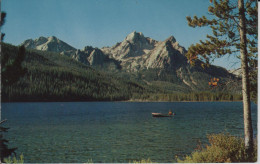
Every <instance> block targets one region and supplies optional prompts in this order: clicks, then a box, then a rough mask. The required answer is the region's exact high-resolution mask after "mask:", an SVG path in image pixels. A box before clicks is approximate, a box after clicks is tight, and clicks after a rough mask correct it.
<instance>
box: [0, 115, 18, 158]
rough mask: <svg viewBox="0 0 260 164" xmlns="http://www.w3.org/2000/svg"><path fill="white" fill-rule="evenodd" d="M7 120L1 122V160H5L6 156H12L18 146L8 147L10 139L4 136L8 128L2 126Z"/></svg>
mask: <svg viewBox="0 0 260 164" xmlns="http://www.w3.org/2000/svg"><path fill="white" fill-rule="evenodd" d="M4 122H5V120H3V121H1V122H0V155H1V156H0V157H1V158H0V161H3V159H4V158H6V157H9V156H11V155H12V154H14V153H15V150H16V148H8V146H7V143H8V140H6V139H4V138H3V133H4V132H7V131H8V128H5V127H3V126H2V124H3V123H4Z"/></svg>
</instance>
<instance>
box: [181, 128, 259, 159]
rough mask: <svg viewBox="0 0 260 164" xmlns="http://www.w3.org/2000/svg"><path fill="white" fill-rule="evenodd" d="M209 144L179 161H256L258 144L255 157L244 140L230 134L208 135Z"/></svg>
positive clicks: (254, 153)
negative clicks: (249, 153) (249, 155)
mask: <svg viewBox="0 0 260 164" xmlns="http://www.w3.org/2000/svg"><path fill="white" fill-rule="evenodd" d="M208 140H209V145H206V146H205V147H201V146H200V150H197V151H195V152H193V153H192V154H191V156H186V157H185V158H184V159H183V160H181V159H179V158H178V159H177V161H178V163H224V162H229V163H231V162H256V161H257V144H256V143H255V148H254V152H253V158H252V159H249V158H248V156H247V154H246V150H245V146H244V140H243V139H242V138H239V137H235V136H232V135H230V134H224V133H220V134H211V135H209V136H208Z"/></svg>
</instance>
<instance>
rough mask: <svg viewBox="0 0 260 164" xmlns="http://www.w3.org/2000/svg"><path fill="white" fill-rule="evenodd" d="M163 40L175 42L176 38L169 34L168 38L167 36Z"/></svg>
mask: <svg viewBox="0 0 260 164" xmlns="http://www.w3.org/2000/svg"><path fill="white" fill-rule="evenodd" d="M165 41H170V42H172V43H175V42H176V39H175V38H174V36H170V37H169V38H167V39H166V40H165Z"/></svg>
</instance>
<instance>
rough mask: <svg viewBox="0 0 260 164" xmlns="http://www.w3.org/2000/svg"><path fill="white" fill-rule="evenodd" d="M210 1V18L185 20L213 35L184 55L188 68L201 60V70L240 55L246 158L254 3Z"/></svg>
mask: <svg viewBox="0 0 260 164" xmlns="http://www.w3.org/2000/svg"><path fill="white" fill-rule="evenodd" d="M212 1H213V2H212ZM210 2H211V3H212V4H213V5H212V6H209V8H208V11H209V13H210V14H211V16H212V17H214V18H213V19H208V18H206V17H205V16H203V17H201V18H198V17H197V16H194V17H193V19H192V18H191V17H187V21H188V24H189V26H191V27H202V26H209V27H210V28H211V29H212V33H213V35H207V40H206V41H200V43H197V44H196V45H191V46H190V47H189V49H188V52H187V54H186V56H187V58H188V59H189V61H190V63H191V64H192V65H194V64H196V63H197V62H196V61H197V59H200V60H201V61H203V62H202V64H201V65H202V66H203V67H205V66H207V65H208V64H209V63H210V62H211V61H213V60H214V59H215V58H219V57H222V56H224V55H226V54H229V55H231V54H236V53H238V52H240V55H238V57H239V58H240V59H241V69H242V94H243V108H244V132H245V147H246V151H247V154H248V156H249V157H250V155H251V152H252V151H253V129H252V120H251V109H250V81H249V75H251V76H256V74H255V72H256V67H257V64H256V63H257V62H256V61H257V42H258V40H257V14H258V13H257V8H258V6H257V1H256V0H247V1H246V3H245V2H244V0H237V1H235V0H234V1H231V0H210ZM248 65H249V66H250V67H249V68H250V69H249V68H248ZM249 70H250V71H251V70H253V71H254V72H253V73H252V72H249ZM251 88H252V87H251Z"/></svg>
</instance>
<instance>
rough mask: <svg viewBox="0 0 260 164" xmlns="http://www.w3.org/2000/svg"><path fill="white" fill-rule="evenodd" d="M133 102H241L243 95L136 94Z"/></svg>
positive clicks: (216, 93)
mask: <svg viewBox="0 0 260 164" xmlns="http://www.w3.org/2000/svg"><path fill="white" fill-rule="evenodd" d="M131 100H132V101H241V100H242V95H241V94H231V93H229V92H207V91H203V92H191V93H165V94H163V93H157V94H156V93H150V94H145V93H144V94H142V95H138V94H134V95H133V97H132V99H131Z"/></svg>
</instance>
